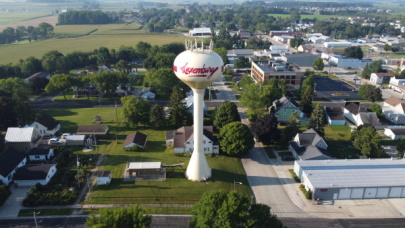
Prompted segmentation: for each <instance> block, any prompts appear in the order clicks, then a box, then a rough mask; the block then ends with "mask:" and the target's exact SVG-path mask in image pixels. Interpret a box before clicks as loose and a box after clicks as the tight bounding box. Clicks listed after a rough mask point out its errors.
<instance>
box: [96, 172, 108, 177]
mask: <svg viewBox="0 0 405 228" xmlns="http://www.w3.org/2000/svg"><path fill="white" fill-rule="evenodd" d="M110 175H111V171H97V172H96V176H97V177H108V176H110Z"/></svg>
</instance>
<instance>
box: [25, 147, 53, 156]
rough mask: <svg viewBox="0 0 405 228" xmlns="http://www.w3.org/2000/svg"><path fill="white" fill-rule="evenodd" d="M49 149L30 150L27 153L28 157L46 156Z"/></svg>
mask: <svg viewBox="0 0 405 228" xmlns="http://www.w3.org/2000/svg"><path fill="white" fill-rule="evenodd" d="M50 150H51V149H50V148H48V149H39V148H32V149H31V150H30V152H29V155H48V154H49V151H50Z"/></svg>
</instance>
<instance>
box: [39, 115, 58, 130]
mask: <svg viewBox="0 0 405 228" xmlns="http://www.w3.org/2000/svg"><path fill="white" fill-rule="evenodd" d="M36 122H38V123H40V124H42V125H43V126H45V127H46V128H47V129H48V130H52V129H55V127H56V126H58V125H59V121H56V120H55V119H54V118H52V117H51V116H48V115H47V114H42V116H40V117H39V118H38V119H37V120H36Z"/></svg>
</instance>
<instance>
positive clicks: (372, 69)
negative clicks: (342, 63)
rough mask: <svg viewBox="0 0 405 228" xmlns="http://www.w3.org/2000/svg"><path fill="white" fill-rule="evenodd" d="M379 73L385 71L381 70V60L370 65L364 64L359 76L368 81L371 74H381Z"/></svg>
mask: <svg viewBox="0 0 405 228" xmlns="http://www.w3.org/2000/svg"><path fill="white" fill-rule="evenodd" d="M381 72H385V70H384V69H383V68H382V62H381V60H377V61H374V62H372V63H371V64H366V66H365V67H364V69H363V71H362V73H361V76H362V77H363V78H365V79H370V75H371V73H381Z"/></svg>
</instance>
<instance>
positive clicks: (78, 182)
mask: <svg viewBox="0 0 405 228" xmlns="http://www.w3.org/2000/svg"><path fill="white" fill-rule="evenodd" d="M76 166H77V187H78V188H79V189H80V175H79V166H80V162H79V155H76Z"/></svg>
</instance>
